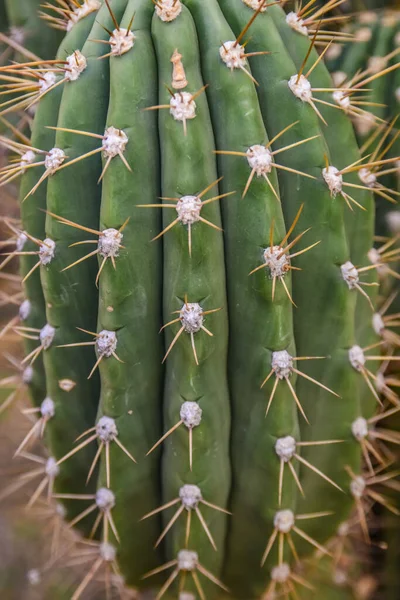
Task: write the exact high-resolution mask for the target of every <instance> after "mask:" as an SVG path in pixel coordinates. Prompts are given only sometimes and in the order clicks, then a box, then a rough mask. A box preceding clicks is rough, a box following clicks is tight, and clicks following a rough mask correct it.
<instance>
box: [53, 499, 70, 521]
mask: <svg viewBox="0 0 400 600" xmlns="http://www.w3.org/2000/svg"><path fill="white" fill-rule="evenodd" d="M54 512H55V513H56V515H57V516H59V517H60V518H61V519H65V517H66V516H67V511H66V509H65V506H64V505H63V504H61V502H56V504H55V506H54Z"/></svg>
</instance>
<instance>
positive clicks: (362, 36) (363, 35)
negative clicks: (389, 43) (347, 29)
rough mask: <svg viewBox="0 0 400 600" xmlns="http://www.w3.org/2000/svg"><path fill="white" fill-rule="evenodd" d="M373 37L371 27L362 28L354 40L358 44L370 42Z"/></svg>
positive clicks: (356, 33)
mask: <svg viewBox="0 0 400 600" xmlns="http://www.w3.org/2000/svg"><path fill="white" fill-rule="evenodd" d="M371 37H372V31H371V29H369V27H360V29H358V30H357V31H356V32H355V34H354V40H355V41H356V42H369V40H370V39H371Z"/></svg>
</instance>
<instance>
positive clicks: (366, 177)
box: [358, 167, 376, 188]
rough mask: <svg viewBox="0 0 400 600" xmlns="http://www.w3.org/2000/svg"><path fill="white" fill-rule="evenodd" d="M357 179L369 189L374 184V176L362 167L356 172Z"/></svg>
mask: <svg viewBox="0 0 400 600" xmlns="http://www.w3.org/2000/svg"><path fill="white" fill-rule="evenodd" d="M358 177H359V179H360V181H361V182H362V183H363V184H364V185H366V186H367V187H369V188H373V187H374V185H375V184H376V175H374V173H372V172H371V171H370V170H369V169H367V168H366V167H363V168H362V169H360V170H359V171H358Z"/></svg>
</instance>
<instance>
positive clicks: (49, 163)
mask: <svg viewBox="0 0 400 600" xmlns="http://www.w3.org/2000/svg"><path fill="white" fill-rule="evenodd" d="M66 158H67V157H66V155H65V152H64V151H63V150H61V148H52V149H51V150H50V152H49V153H48V154H47V156H46V158H45V159H44V166H45V167H46V170H47V171H49V172H50V175H52V174H53V173H55V172H56V170H57V169H58V167H61V165H62V164H63V162H64V160H65V159H66Z"/></svg>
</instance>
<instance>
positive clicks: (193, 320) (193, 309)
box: [179, 302, 204, 333]
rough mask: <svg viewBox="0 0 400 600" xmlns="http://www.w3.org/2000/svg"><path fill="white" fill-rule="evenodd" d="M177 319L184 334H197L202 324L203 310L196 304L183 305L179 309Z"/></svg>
mask: <svg viewBox="0 0 400 600" xmlns="http://www.w3.org/2000/svg"><path fill="white" fill-rule="evenodd" d="M179 318H180V320H181V323H182V327H183V328H184V330H185V331H186V333H197V332H198V331H200V329H201V327H202V325H203V322H204V317H203V309H202V308H201V306H200V304H198V303H197V302H188V303H185V304H184V305H183V306H182V308H181V311H180V313H179Z"/></svg>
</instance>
